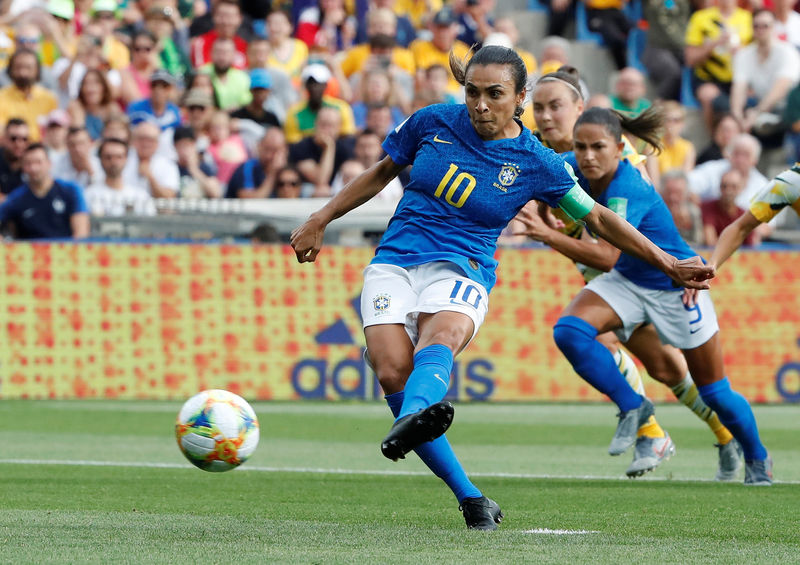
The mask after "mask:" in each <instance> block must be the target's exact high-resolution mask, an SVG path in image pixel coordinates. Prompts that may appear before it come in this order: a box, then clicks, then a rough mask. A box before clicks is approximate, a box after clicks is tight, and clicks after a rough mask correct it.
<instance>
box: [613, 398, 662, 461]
mask: <svg viewBox="0 0 800 565" xmlns="http://www.w3.org/2000/svg"><path fill="white" fill-rule="evenodd" d="M654 412H655V408H654V407H653V403H652V402H650V400H648V399H647V398H645V397H642V403H641V404H640V405H639V407H638V408H634V409H633V410H628V411H627V412H620V413H619V414H617V418H619V422H618V423H617V430H616V431H615V432H614V437H613V438H612V439H611V445H609V446H608V453H609V455H622V454H623V453H625V452H626V451H627V450H628V448H630V447H631V446H632V445H633V444H634V443H635V442H636V433H637V432H638V431H639V428H640V427H641V426H642V424H644V423H645V422H647V420H648V418H650V416H652V415H653V413H654Z"/></svg>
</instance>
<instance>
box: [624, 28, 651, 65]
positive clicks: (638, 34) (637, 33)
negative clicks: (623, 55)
mask: <svg viewBox="0 0 800 565" xmlns="http://www.w3.org/2000/svg"><path fill="white" fill-rule="evenodd" d="M646 45H647V32H646V31H645V30H643V29H640V28H639V27H635V28H633V29H632V30H631V31H630V33H629V34H628V66H629V67H633V68H634V69H638V70H639V71H641V72H642V73H643V74H644V75H645V76H647V69H646V68H645V66H644V64H643V63H642V54H643V53H644V49H645V46H646Z"/></svg>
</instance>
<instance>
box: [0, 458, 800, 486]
mask: <svg viewBox="0 0 800 565" xmlns="http://www.w3.org/2000/svg"><path fill="white" fill-rule="evenodd" d="M0 464H11V465H71V466H76V467H138V468H148V469H194V468H195V467H193V466H192V465H190V464H189V463H159V462H155V461H153V462H149V461H91V460H85V459H0ZM236 470H237V471H253V472H259V473H314V474H319V475H326V474H327V475H373V476H401V477H429V476H430V475H431V474H430V473H429V472H427V471H394V470H390V469H374V470H370V469H341V468H322V467H259V466H256V465H252V466H248V465H246V464H245V465H242V466H241V467H239V468H238V469H236ZM470 475H471V476H473V477H486V478H498V479H570V480H581V481H614V480H619V481H631V480H634V479H629V478H627V477H624V476H612V475H607V476H602V475H549V474H535V473H499V472H488V473H486V472H484V473H470ZM635 480H636V481H661V482H675V483H694V482H701V483H713V482H716V481H714V480H713V479H708V478H679V479H676V478H669V477H662V476H658V475H650V476H647V477H645V478H639V479H635ZM775 483H776V484H784V485H800V481H775Z"/></svg>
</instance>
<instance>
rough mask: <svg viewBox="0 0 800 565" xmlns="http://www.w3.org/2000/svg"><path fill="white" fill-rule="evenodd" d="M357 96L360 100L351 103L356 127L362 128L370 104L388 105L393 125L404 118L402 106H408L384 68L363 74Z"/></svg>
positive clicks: (396, 124) (398, 123)
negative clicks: (359, 91)
mask: <svg viewBox="0 0 800 565" xmlns="http://www.w3.org/2000/svg"><path fill="white" fill-rule="evenodd" d="M359 98H360V102H356V103H355V104H353V117H354V118H355V122H356V128H358V129H364V126H365V125H366V122H367V109H368V108H369V107H370V106H389V108H390V109H391V113H392V123H393V124H394V126H398V125H400V123H402V121H403V120H405V119H406V114H405V112H403V109H402V106H405V107H408V102H407V101H404V100H402V95H401V93H400V92H398V90H397V88H394V86H393V83H392V78H391V75H390V74H389V73H388V72H386V71H385V70H381V69H374V70H371V71H369V72H368V73H366V74H365V75H364V78H363V80H362V84H361V93H360V96H359Z"/></svg>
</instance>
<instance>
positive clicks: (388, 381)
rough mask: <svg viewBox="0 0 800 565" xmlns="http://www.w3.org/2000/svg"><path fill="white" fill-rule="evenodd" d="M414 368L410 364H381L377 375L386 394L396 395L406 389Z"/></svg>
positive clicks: (376, 370)
mask: <svg viewBox="0 0 800 565" xmlns="http://www.w3.org/2000/svg"><path fill="white" fill-rule="evenodd" d="M412 368H413V366H412V364H411V363H410V362H409V363H388V362H385V363H379V364H377V365H376V367H375V374H376V375H377V377H378V382H379V383H380V385H381V388H382V389H383V392H384V393H385V394H394V393H395V392H400V391H401V390H403V389H405V387H406V381H407V380H408V376H409V375H410V374H411V370H412Z"/></svg>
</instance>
